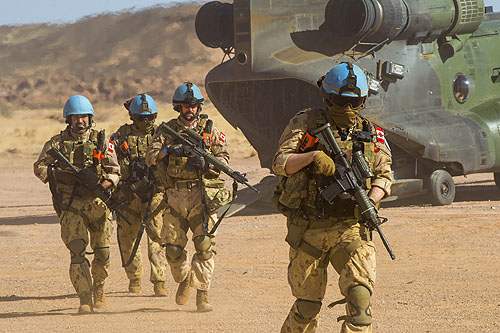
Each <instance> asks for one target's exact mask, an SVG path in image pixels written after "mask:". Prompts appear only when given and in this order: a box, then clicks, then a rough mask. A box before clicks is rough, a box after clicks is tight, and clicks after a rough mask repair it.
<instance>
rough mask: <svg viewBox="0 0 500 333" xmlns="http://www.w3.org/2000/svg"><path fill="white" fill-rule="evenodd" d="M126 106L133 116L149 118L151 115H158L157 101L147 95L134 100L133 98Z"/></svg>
mask: <svg viewBox="0 0 500 333" xmlns="http://www.w3.org/2000/svg"><path fill="white" fill-rule="evenodd" d="M124 105H125V108H126V109H127V110H128V113H129V114H130V115H131V116H133V115H141V116H148V115H151V114H157V113H158V109H157V108H156V102H155V100H154V99H153V97H151V96H149V95H147V94H139V95H137V96H135V97H134V98H132V99H131V100H129V101H127V102H125V104H124Z"/></svg>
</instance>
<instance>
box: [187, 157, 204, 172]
mask: <svg viewBox="0 0 500 333" xmlns="http://www.w3.org/2000/svg"><path fill="white" fill-rule="evenodd" d="M204 168H205V159H204V158H203V156H200V155H193V156H191V157H189V159H188V160H187V163H186V170H187V171H196V170H203V169H204Z"/></svg>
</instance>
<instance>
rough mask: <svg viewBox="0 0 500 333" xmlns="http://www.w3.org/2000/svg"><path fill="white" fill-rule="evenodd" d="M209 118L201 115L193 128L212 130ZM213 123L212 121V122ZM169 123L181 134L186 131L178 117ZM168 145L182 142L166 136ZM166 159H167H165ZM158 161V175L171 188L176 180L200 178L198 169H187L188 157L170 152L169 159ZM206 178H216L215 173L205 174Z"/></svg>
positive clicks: (200, 130)
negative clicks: (209, 126)
mask: <svg viewBox="0 0 500 333" xmlns="http://www.w3.org/2000/svg"><path fill="white" fill-rule="evenodd" d="M208 120H209V119H208V118H206V117H204V118H202V117H200V119H199V121H198V126H196V128H193V130H194V131H195V132H196V133H198V134H200V135H201V134H202V133H209V132H211V128H207V127H208V126H207V125H208V123H209V122H208ZM210 123H211V122H210ZM167 125H168V126H169V127H170V128H172V129H173V130H175V131H177V132H179V133H180V134H181V135H182V134H183V132H184V127H183V126H182V125H180V124H178V123H177V119H172V120H170V121H169V122H168V123H167ZM165 140H166V142H165V145H166V146H170V145H174V144H178V143H180V142H177V141H176V140H172V139H171V138H168V137H166V138H165ZM164 160H165V161H164ZM164 160H161V161H159V162H158V164H157V168H158V177H159V178H160V181H161V182H162V184H163V185H164V186H165V187H167V188H169V187H173V186H174V185H175V183H176V182H178V181H197V180H198V175H197V174H196V171H188V170H186V164H187V161H188V157H184V156H173V155H172V154H170V155H169V156H168V161H167V159H164ZM203 176H205V178H214V177H213V175H209V174H206V175H203Z"/></svg>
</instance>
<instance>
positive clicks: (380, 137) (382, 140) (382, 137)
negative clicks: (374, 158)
mask: <svg viewBox="0 0 500 333" xmlns="http://www.w3.org/2000/svg"><path fill="white" fill-rule="evenodd" d="M375 130H376V132H377V141H378V142H380V143H382V144H384V145H385V146H386V147H387V149H389V151H391V147H389V144H388V143H387V140H386V139H385V135H384V130H383V129H381V128H380V127H375ZM377 151H378V149H377V148H376V147H375V152H377Z"/></svg>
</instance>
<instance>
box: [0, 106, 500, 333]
mask: <svg viewBox="0 0 500 333" xmlns="http://www.w3.org/2000/svg"><path fill="white" fill-rule="evenodd" d="M58 112H60V111H58ZM46 113H47V117H48V118H47V120H46V121H47V122H48V123H50V122H52V123H50V127H51V128H54V126H56V127H62V126H63V125H62V124H61V123H58V122H57V121H56V120H53V117H51V115H50V114H51V111H47V112H46ZM23 117H24V118H23V122H30V121H34V120H33V117H30V116H29V114H25V115H24V116H23ZM51 119H52V120H51ZM17 124H18V120H16V119H10V120H6V121H2V122H1V128H0V130H2V131H3V133H10V132H12V133H13V134H15V133H17V134H16V135H18V136H19V141H15V140H14V141H12V142H13V144H12V145H11V144H10V142H9V145H10V146H9V147H10V148H9V147H6V146H5V145H3V146H2V145H0V150H1V155H0V156H1V157H0V179H1V181H0V254H1V259H0V331H5V332H19V331H54V332H63V331H74V332H78V331H89V330H93V331H97V332H103V331H106V332H123V331H138V330H141V331H148V332H157V331H158V332H159V331H167V332H277V331H279V328H280V326H281V323H282V321H283V320H284V318H285V316H286V315H287V313H288V311H289V308H290V306H291V305H292V303H293V301H294V299H293V297H292V296H291V293H290V290H289V287H288V284H287V276H286V269H287V264H288V258H287V257H288V255H287V254H288V247H287V244H286V243H285V242H284V237H285V233H286V226H285V218H284V217H283V216H281V215H279V214H276V213H273V212H272V211H270V210H269V204H268V203H266V202H265V201H263V202H260V203H258V204H256V205H254V206H252V207H250V208H249V209H246V210H244V211H242V212H240V213H238V215H237V216H233V217H230V218H227V219H226V220H224V222H223V224H222V225H221V227H220V228H219V232H218V236H217V238H216V242H217V245H216V251H217V255H216V270H215V277H214V279H213V284H212V288H211V290H210V299H211V302H212V303H213V305H214V307H215V311H214V312H211V313H203V314H200V313H196V312H195V310H196V306H195V297H193V296H194V295H192V297H191V299H190V300H189V302H188V303H187V304H186V305H185V306H182V307H181V306H177V305H176V304H175V301H174V295H175V290H176V287H177V285H176V284H175V283H174V282H173V279H172V277H171V276H168V279H167V284H168V290H169V296H168V297H166V298H156V297H152V295H153V288H152V284H151V283H149V282H148V277H149V267H148V265H145V267H144V279H143V284H142V287H143V291H142V292H141V293H140V294H137V295H129V294H128V293H127V292H126V291H127V286H128V280H127V278H126V275H125V272H124V270H123V269H122V268H121V265H120V259H119V253H118V248H117V242H116V233H114V235H113V241H112V244H111V246H112V248H111V269H110V276H109V278H108V279H107V281H106V296H107V300H108V310H107V312H106V313H102V314H93V315H88V316H77V315H76V314H75V313H76V310H77V307H78V298H77V297H76V294H75V293H74V290H73V287H72V286H71V283H70V281H69V276H68V268H69V261H70V256H69V252H68V251H67V250H66V248H65V247H64V245H63V243H62V241H61V239H60V235H59V232H60V231H59V225H58V221H57V218H56V217H55V215H54V213H53V210H52V207H51V201H50V194H49V190H48V187H47V186H46V185H44V184H42V183H41V182H40V181H39V180H38V179H37V178H35V177H34V176H33V172H32V163H33V161H34V160H35V159H36V157H37V151H39V150H40V149H41V144H42V143H41V142H39V141H40V140H42V138H43V139H44V140H46V139H48V137H50V136H49V135H48V134H47V133H48V132H49V130H47V129H44V128H43V124H38V125H37V126H35V124H33V125H32V126H33V130H32V131H28V130H23V129H21V130H17V132H16V126H17ZM44 124H45V123H44ZM24 125H26V124H24ZM47 126H48V125H47ZM110 127H112V126H111V125H110ZM228 130H231V129H228ZM9 131H10V132H9ZM36 131H38V132H36ZM233 131H234V130H233ZM50 132H52V133H57V131H55V130H50ZM235 135H236V134H235ZM27 137H30V138H33V137H35V139H33V140H32V141H35V142H34V143H33V142H30V144H27V142H28V141H29V140H27V139H26V138H27ZM238 140H240V141H238ZM238 140H236V141H235V142H237V145H238V148H236V145H233V147H234V149H235V150H236V151H237V153H236V154H235V156H236V158H235V159H233V160H232V162H231V165H232V166H233V167H234V168H235V169H239V170H241V171H247V172H248V176H249V178H250V180H251V182H252V183H256V182H257V181H258V180H259V179H260V178H262V177H263V176H265V175H267V170H264V169H260V168H259V164H258V160H257V158H256V157H255V156H254V155H255V154H254V153H252V152H251V151H250V152H249V150H248V149H246V148H245V146H244V144H245V143H244V142H243V141H244V138H243V139H241V138H239V139H238ZM0 143H1V142H0ZM3 143H4V144H5V142H3ZM230 149H231V147H230ZM238 149H239V150H238ZM9 151H10V152H9ZM455 180H456V182H457V183H458V185H457V198H456V201H455V203H453V204H452V205H450V206H447V207H433V206H431V205H429V204H428V203H426V199H425V198H424V197H417V198H413V199H407V200H406V201H405V202H402V203H397V202H396V203H394V202H392V203H387V204H385V205H384V206H385V208H383V209H382V210H381V212H380V213H381V215H382V216H385V217H388V218H389V222H388V223H386V224H384V225H383V227H382V229H383V231H384V232H385V235H386V237H387V239H388V240H389V242H390V243H391V245H392V247H393V250H394V252H395V254H396V256H397V260H395V261H391V260H390V257H389V256H388V254H387V253H386V252H385V249H384V248H383V246H382V243H381V242H380V239H379V238H378V236H377V235H375V236H374V238H375V244H376V246H377V249H378V269H377V273H378V274H377V275H378V276H377V283H376V290H375V295H374V297H373V317H374V331H376V332H500V272H499V268H500V264H499V260H498V253H500V219H499V217H498V212H499V211H500V191H499V190H498V189H497V188H496V186H495V184H494V182H493V177H492V175H491V174H484V175H473V176H469V177H468V178H463V177H460V178H456V179H455ZM143 241H144V240H143ZM142 247H143V252H142V256H143V261H144V262H147V253H146V247H145V244H144V242H143V244H142ZM189 249H190V251H191V252H192V249H193V247H192V244H189ZM329 276H330V280H329V287H328V290H327V294H326V298H325V301H324V305H326V304H328V303H329V302H331V301H335V300H338V299H339V298H340V294H339V293H338V290H337V289H338V288H337V275H336V273H335V272H334V270H333V269H330V272H329ZM193 294H194V293H193ZM343 311H344V310H343V308H342V307H341V306H338V307H335V308H334V309H332V310H330V309H328V308H326V306H323V308H322V311H321V318H320V328H319V332H330V331H333V332H335V331H339V329H340V325H339V323H337V322H336V318H337V317H338V316H340V315H342V314H343Z"/></svg>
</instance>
